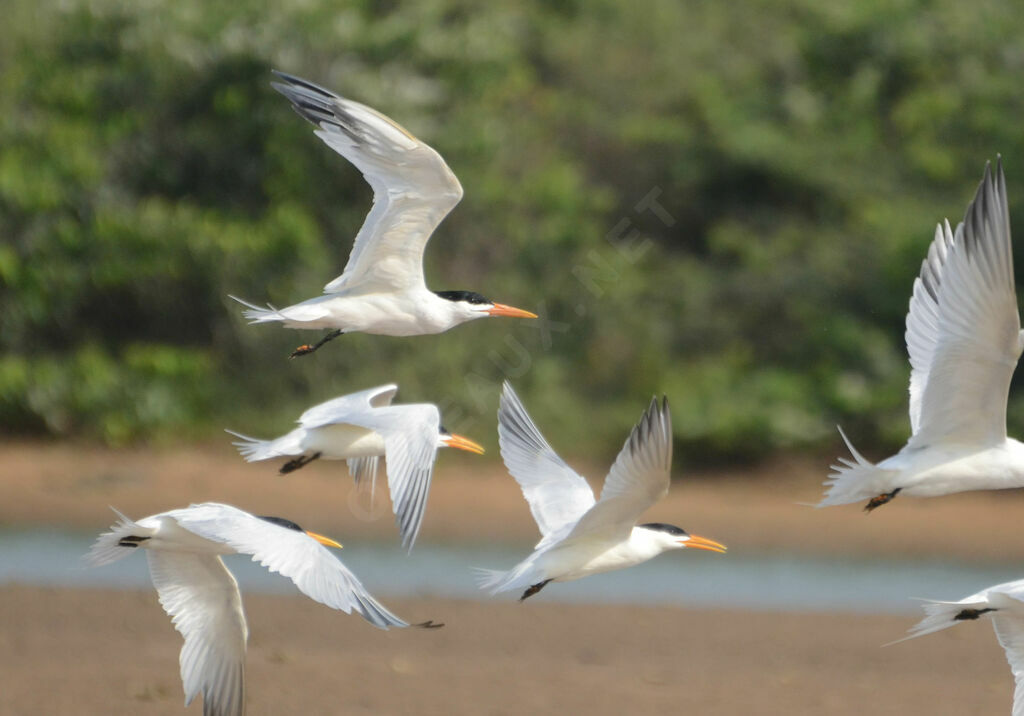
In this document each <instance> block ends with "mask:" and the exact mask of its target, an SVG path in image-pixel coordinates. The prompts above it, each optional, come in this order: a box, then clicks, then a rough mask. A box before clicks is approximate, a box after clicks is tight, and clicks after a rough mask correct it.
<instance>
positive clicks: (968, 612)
mask: <svg viewBox="0 0 1024 716" xmlns="http://www.w3.org/2000/svg"><path fill="white" fill-rule="evenodd" d="M994 611H997V610H996V609H993V608H992V607H985V608H984V609H962V610H961V611H960V613H959V614H957V615H956V616H955V617H953V621H957V622H958V621H963V620H964V619H977V618H978V617H980V616H981V615H982V614H987V613H988V612H994Z"/></svg>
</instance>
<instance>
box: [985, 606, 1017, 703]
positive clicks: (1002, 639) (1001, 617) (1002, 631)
mask: <svg viewBox="0 0 1024 716" xmlns="http://www.w3.org/2000/svg"><path fill="white" fill-rule="evenodd" d="M992 626H993V627H994V628H995V630H996V637H997V638H998V639H999V643H1000V644H1002V646H1003V649H1004V650H1005V651H1006V661H1007V662H1009V664H1010V669H1011V670H1012V671H1013V681H1014V684H1015V685H1016V686H1015V689H1014V693H1013V716H1024V623H1022V621H1021V618H1020V617H1019V616H1017V615H1015V614H1007V613H1005V612H1002V611H999V612H995V613H994V614H993V615H992Z"/></svg>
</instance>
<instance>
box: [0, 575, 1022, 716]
mask: <svg viewBox="0 0 1024 716" xmlns="http://www.w3.org/2000/svg"><path fill="white" fill-rule="evenodd" d="M245 604H246V610H247V612H248V615H249V623H250V627H251V630H252V636H251V639H250V643H249V652H248V665H247V668H248V672H247V674H248V691H249V693H248V702H249V714H250V716H257V715H260V714H306V715H308V716H314V715H318V714H438V715H457V714H466V715H470V714H472V715H474V716H476V715H479V714H493V715H495V716H496V715H498V714H508V715H510V716H511V715H512V714H522V713H528V714H529V713H534V714H584V713H585V714H595V715H599V714H655V713H658V714H663V713H699V714H708V715H715V714H721V715H723V716H733V715H735V714H836V715H839V714H851V715H854V714H856V715H858V716H859V715H861V714H865V713H870V714H893V715H897V714H898V715H900V716H908V715H913V714H930V715H931V716H942V715H949V716H954V715H956V716H962V715H963V714H998V713H1008V712H1009V709H1010V704H1011V701H1012V692H1013V679H1012V677H1011V675H1010V671H1009V668H1008V667H1007V665H1006V663H1005V661H1004V660H1003V653H1002V649H1000V648H999V646H998V644H997V643H996V640H995V637H994V635H993V633H992V630H991V628H990V627H989V626H988V625H987V624H978V625H973V624H971V625H964V626H962V627H959V628H957V629H954V630H952V631H950V632H946V633H943V634H936V635H933V636H931V637H930V638H928V639H927V640H925V639H921V640H917V641H915V642H908V643H905V644H899V645H895V646H891V647H887V648H884V649H883V648H881V647H880V646H879V645H880V644H882V643H884V642H886V641H888V640H890V639H892V638H893V636H894V635H899V634H901V633H902V632H903V630H904V629H905V628H906V627H907V625H908V620H907V619H904V618H898V617H889V616H880V617H871V616H835V615H789V614H757V613H746V612H731V611H703V610H690V609H684V608H634V607H630V608H626V607H597V606H569V605H558V604H551V603H544V602H539V601H538V602H536V603H532V604H531V603H529V602H527V603H525V604H517V603H510V602H481V603H476V602H455V601H439V600H408V599H405V600H401V599H399V600H389V606H391V607H392V608H394V609H395V610H396V611H397V612H398V613H399V614H402V615H403V616H406V617H407V618H409V619H424V618H435V619H442V620H445V621H447V623H448V624H447V626H446V627H445V628H443V629H437V630H430V631H424V630H411V629H406V630H397V631H395V630H393V631H389V632H381V631H378V630H376V629H374V628H372V627H370V626H369V625H367V624H365V623H364V622H362V620H361V619H358V618H355V617H348V616H345V615H342V614H338V613H336V612H333V611H331V610H329V609H327V608H325V607H322V606H320V605H317V604H314V603H312V602H310V601H308V600H305V599H301V598H291V597H274V596H266V595H248V596H247V597H246V599H245ZM0 610H2V613H3V614H4V619H3V628H2V629H0V636H2V638H0V647H2V648H0V694H2V697H0V714H3V715H5V716H6V715H8V714H9V715H11V716H14V715H15V714H17V715H18V716H23V715H25V714H44V713H45V714H57V713H64V714H106V715H108V716H116V715H122V716H137V715H139V714H146V715H149V714H153V715H157V714H171V715H173V714H183V713H201V708H200V707H199V705H198V703H194V704H193V705H192V707H191V708H190V709H189V710H188V711H185V710H183V708H182V692H181V683H180V681H179V680H178V675H177V660H178V651H179V649H180V647H181V642H180V639H179V637H178V635H177V634H176V633H175V632H174V631H173V629H172V627H171V625H170V621H169V620H168V619H167V617H166V616H165V615H164V614H163V611H162V610H161V609H160V607H159V605H158V604H157V601H156V595H155V594H154V593H152V592H145V593H142V592H139V593H137V592H107V591H98V590H73V591H69V590H55V589H42V588H23V587H6V588H3V589H0ZM971 627H977V628H971Z"/></svg>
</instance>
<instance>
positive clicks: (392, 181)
mask: <svg viewBox="0 0 1024 716" xmlns="http://www.w3.org/2000/svg"><path fill="white" fill-rule="evenodd" d="M275 74H276V75H277V76H278V77H279V78H281V79H282V80H283V82H273V83H271V84H272V85H273V87H274V88H275V89H276V90H277V91H278V92H280V93H281V94H283V95H284V96H285V97H287V98H288V99H289V100H291V102H292V106H293V108H294V109H295V111H296V112H298V113H299V114H300V115H301V116H302V117H304V118H305V119H307V120H309V121H310V122H312V123H313V124H314V125H316V126H317V127H318V128H319V129H317V130H316V132H315V133H316V135H317V136H318V137H320V139H321V140H323V142H324V143H325V144H327V146H329V147H330V148H331V149H333V150H334V151H336V152H337V153H338V154H340V155H341V156H343V157H345V158H346V159H348V160H349V161H350V162H352V164H354V165H355V166H356V168H358V169H359V171H360V172H362V174H363V176H364V177H365V178H366V181H367V182H368V183H369V184H370V186H371V187H372V188H373V208H372V209H371V210H370V213H369V214H368V215H367V217H366V221H365V222H364V223H363V226H362V228H361V229H360V230H359V233H358V235H357V236H356V240H355V243H354V244H353V247H352V253H351V254H350V255H349V260H348V264H346V266H345V270H344V272H342V274H341V275H340V276H338V277H337V278H335V279H334V280H332V281H331V282H329V283H328V284H327V285H326V286H325V287H324V293H340V292H342V291H347V290H350V289H354V288H356V287H358V288H359V289H360V290H371V289H391V290H395V289H407V288H412V287H425V284H424V281H423V251H424V249H425V248H426V244H427V241H428V240H429V239H430V236H431V234H432V233H433V232H434V229H436V228H437V225H438V224H440V223H441V221H442V220H443V219H444V217H445V216H447V215H448V213H449V212H450V211H451V210H452V209H453V208H454V207H455V205H456V204H458V203H459V200H460V199H461V198H462V186H461V185H460V184H459V180H458V179H457V178H456V177H455V175H454V174H453V173H452V171H451V169H449V168H448V165H447V164H446V163H445V161H444V159H442V158H441V156H440V155H439V154H438V153H437V152H436V151H434V150H433V149H432V148H430V147H429V146H427V145H426V144H424V143H423V142H421V141H420V140H418V139H417V138H416V137H414V136H413V135H412V134H410V133H409V132H408V131H407V130H405V129H404V128H402V127H401V126H400V125H398V124H397V123H396V122H394V121H393V120H391V119H389V118H388V117H386V116H384V115H383V114H381V113H380V112H377V111H376V110H374V109H372V108H370V107H367V106H365V105H362V104H359V103H358V102H353V101H352V100H348V99H345V98H343V97H339V96H338V95H336V94H335V93H333V92H331V91H330V90H327V89H324V88H323V87H319V86H318V85H315V84H313V83H312V82H309V81H307V80H303V79H300V78H298V77H292V76H290V75H286V74H283V73H281V72H275Z"/></svg>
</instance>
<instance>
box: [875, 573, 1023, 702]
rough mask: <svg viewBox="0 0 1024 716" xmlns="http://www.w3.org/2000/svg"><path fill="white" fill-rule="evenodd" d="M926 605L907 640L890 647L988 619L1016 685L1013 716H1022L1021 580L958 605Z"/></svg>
mask: <svg viewBox="0 0 1024 716" xmlns="http://www.w3.org/2000/svg"><path fill="white" fill-rule="evenodd" d="M926 601H927V603H926V604H925V605H924V611H925V614H926V615H927V616H925V618H924V619H922V620H921V621H920V622H918V623H917V624H916V625H915V626H913V627H912V628H911V629H910V636H907V637H904V638H903V639H898V640H897V641H896V642H892V643H894V644H895V643H898V642H900V641H906V640H907V639H913V638H914V637H917V636H924V635H925V634H932V633H933V632H937V631H940V630H942V629H946V628H948V627H951V626H956V625H957V624H962V623H963V622H965V621H976V620H978V619H981V618H985V619H990V620H991V621H992V626H993V627H994V628H995V630H996V637H997V638H998V639H999V643H1000V644H1002V645H1003V649H1004V650H1005V651H1006V660H1007V661H1008V662H1010V669H1011V670H1012V671H1013V679H1014V682H1015V683H1016V685H1017V687H1016V691H1015V692H1014V696H1013V716H1024V579H1019V580H1017V581H1015V582H1007V583H1005V584H997V585H996V586H994V587H989V588H988V589H983V590H982V591H980V592H978V593H977V594H972V595H971V596H969V597H965V598H964V599H961V600H960V601H959V602H939V601H933V600H926Z"/></svg>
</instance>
